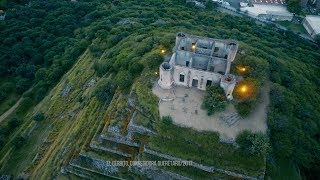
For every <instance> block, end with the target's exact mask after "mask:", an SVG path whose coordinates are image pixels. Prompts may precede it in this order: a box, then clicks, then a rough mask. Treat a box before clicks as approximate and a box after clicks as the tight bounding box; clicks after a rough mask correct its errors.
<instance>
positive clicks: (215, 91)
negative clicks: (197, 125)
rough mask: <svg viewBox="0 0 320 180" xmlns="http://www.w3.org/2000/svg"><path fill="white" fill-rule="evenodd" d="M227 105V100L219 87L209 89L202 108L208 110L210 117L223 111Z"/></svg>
mask: <svg viewBox="0 0 320 180" xmlns="http://www.w3.org/2000/svg"><path fill="white" fill-rule="evenodd" d="M226 104H227V99H226V95H225V93H224V90H223V89H222V88H220V87H218V86H211V87H207V91H206V95H205V97H204V101H203V104H202V107H203V108H205V109H207V112H208V115H212V114H213V113H215V112H217V111H221V110H223V109H224V108H225V107H226Z"/></svg>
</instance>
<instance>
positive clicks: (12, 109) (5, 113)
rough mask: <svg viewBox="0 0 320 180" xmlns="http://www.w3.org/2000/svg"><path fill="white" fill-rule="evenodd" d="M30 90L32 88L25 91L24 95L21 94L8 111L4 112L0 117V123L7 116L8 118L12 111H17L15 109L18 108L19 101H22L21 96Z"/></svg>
mask: <svg viewBox="0 0 320 180" xmlns="http://www.w3.org/2000/svg"><path fill="white" fill-rule="evenodd" d="M31 90H32V88H30V89H29V90H28V91H26V92H25V93H23V94H22V96H21V98H20V99H19V100H18V101H17V102H16V103H15V104H14V105H13V106H12V107H11V108H10V109H8V110H7V111H6V112H4V113H3V114H2V115H1V116H0V123H1V122H2V121H3V120H5V119H6V118H7V117H8V116H10V115H11V114H12V113H13V111H14V110H16V109H17V107H19V105H20V103H21V101H22V100H23V99H24V97H23V95H24V94H26V93H28V92H30V91H31Z"/></svg>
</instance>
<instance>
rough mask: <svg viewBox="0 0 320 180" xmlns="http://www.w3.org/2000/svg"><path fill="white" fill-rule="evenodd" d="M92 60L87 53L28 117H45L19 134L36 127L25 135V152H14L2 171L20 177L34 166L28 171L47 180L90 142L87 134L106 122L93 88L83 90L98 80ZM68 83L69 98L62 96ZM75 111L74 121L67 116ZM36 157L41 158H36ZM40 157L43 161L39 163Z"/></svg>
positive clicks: (35, 176) (20, 150) (24, 128)
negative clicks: (102, 116)
mask: <svg viewBox="0 0 320 180" xmlns="http://www.w3.org/2000/svg"><path fill="white" fill-rule="evenodd" d="M93 61H94V59H93V58H92V57H91V56H90V53H88V51H87V52H86V53H84V55H82V57H80V60H79V61H78V62H77V63H76V64H75V66H74V67H73V68H72V69H71V70H70V71H69V72H68V73H67V74H66V75H65V76H64V77H63V78H62V80H61V81H60V82H59V84H58V85H57V86H56V87H55V88H54V89H53V90H52V91H51V92H50V93H49V95H48V96H47V97H46V98H45V99H44V100H43V101H42V102H40V103H39V104H38V105H37V106H36V107H35V108H34V110H33V112H32V113H29V114H28V116H27V118H28V119H30V118H31V115H32V114H33V113H35V112H40V111H41V112H44V113H45V116H46V118H45V120H44V121H43V122H40V123H35V122H33V121H31V120H29V121H27V122H28V123H25V124H24V125H23V126H22V127H21V130H19V132H17V133H16V134H21V132H22V131H23V130H26V129H28V128H27V127H33V128H31V129H32V132H30V133H29V132H25V133H27V134H29V135H28V140H27V144H26V145H25V146H24V147H23V148H22V149H19V150H15V151H14V154H15V155H14V156H7V157H8V158H9V159H7V161H6V166H5V167H4V169H2V171H3V172H6V173H10V174H15V175H17V174H18V173H19V172H21V171H23V170H25V169H26V167H27V165H29V164H32V165H31V166H30V167H29V168H28V170H27V172H31V171H32V172H33V174H32V176H33V177H34V178H37V179H38V178H41V179H42V178H48V177H50V176H52V174H51V173H52V172H53V171H55V170H57V169H56V168H58V167H59V166H61V165H62V164H63V163H67V162H68V160H69V158H70V157H71V156H72V155H73V154H76V153H77V152H79V151H80V150H81V147H82V146H83V145H84V144H85V143H86V142H88V141H89V140H91V138H92V137H91V136H88V134H91V135H92V134H94V133H93V132H94V131H95V130H96V129H97V126H98V125H99V124H100V123H102V122H103V121H101V118H99V117H100V115H103V111H102V110H103V107H101V106H100V104H99V103H98V102H97V101H96V99H95V98H90V97H91V91H92V89H93V87H92V88H89V89H86V90H83V89H82V87H83V85H84V84H85V83H86V82H87V81H88V80H90V79H92V78H95V76H94V71H93V70H92V69H91V66H92V64H93ZM66 84H70V85H71V86H72V90H71V92H70V93H69V95H68V96H67V97H61V91H62V90H63V89H64V87H65V85H66ZM80 97H82V98H83V99H84V100H83V101H82V103H80V102H78V100H79V99H80ZM72 110H77V111H79V112H78V113H77V115H76V116H75V117H74V118H71V117H70V116H68V112H70V111H72ZM61 116H64V118H61ZM75 122H77V123H75ZM89 125H90V126H89ZM88 127H89V128H88ZM79 147H80V148H79ZM9 149H10V148H9ZM7 150H8V149H7V148H6V149H4V150H3V151H2V152H1V153H3V154H5V152H6V151H7ZM12 151H13V150H12ZM36 155H37V157H38V158H34V157H35V156H36ZM1 157H3V156H1ZM40 157H41V160H38V159H40ZM33 160H34V162H33V163H31V162H32V161H33Z"/></svg>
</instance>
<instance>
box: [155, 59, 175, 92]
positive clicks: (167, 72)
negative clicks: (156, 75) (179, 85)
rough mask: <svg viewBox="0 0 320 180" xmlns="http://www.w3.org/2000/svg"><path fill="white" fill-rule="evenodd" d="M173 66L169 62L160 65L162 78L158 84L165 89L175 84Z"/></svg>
mask: <svg viewBox="0 0 320 180" xmlns="http://www.w3.org/2000/svg"><path fill="white" fill-rule="evenodd" d="M172 74H173V68H172V66H171V65H170V64H169V63H168V62H164V63H162V64H161V65H160V79H159V81H158V84H159V86H160V87H161V88H163V89H170V88H171V87H172V84H173V77H172Z"/></svg>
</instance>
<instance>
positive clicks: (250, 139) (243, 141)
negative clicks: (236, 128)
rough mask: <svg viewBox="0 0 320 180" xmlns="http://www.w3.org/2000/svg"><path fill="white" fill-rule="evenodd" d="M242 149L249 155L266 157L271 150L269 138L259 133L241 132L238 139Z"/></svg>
mask: <svg viewBox="0 0 320 180" xmlns="http://www.w3.org/2000/svg"><path fill="white" fill-rule="evenodd" d="M236 142H237V143H238V144H239V146H240V149H241V150H242V151H243V152H245V153H247V154H251V155H252V154H262V155H266V154H267V151H268V150H269V140H268V137H267V136H266V135H265V134H263V133H261V132H259V133H252V132H249V131H243V132H241V133H240V134H239V135H238V136H237V139H236Z"/></svg>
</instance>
